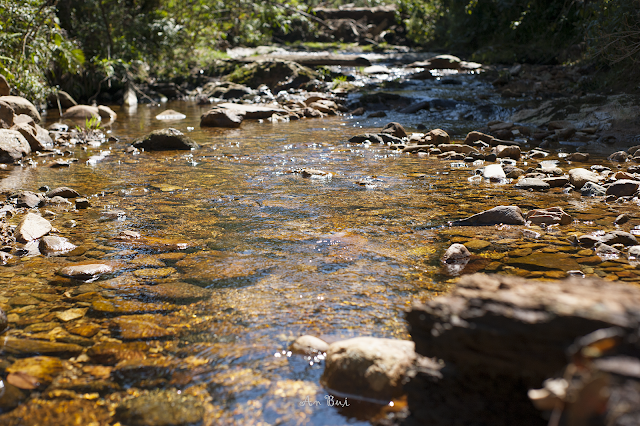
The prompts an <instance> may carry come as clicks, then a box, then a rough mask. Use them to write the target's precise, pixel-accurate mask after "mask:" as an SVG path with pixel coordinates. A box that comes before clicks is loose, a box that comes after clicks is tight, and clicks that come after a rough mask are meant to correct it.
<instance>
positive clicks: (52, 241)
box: [40, 235, 77, 256]
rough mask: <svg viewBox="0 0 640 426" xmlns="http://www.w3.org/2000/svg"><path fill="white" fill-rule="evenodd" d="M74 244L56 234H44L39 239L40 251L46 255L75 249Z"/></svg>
mask: <svg viewBox="0 0 640 426" xmlns="http://www.w3.org/2000/svg"><path fill="white" fill-rule="evenodd" d="M76 247H77V246H76V245H75V244H72V243H71V242H70V241H69V240H67V239H66V238H64V237H58V236H56V235H49V236H44V237H42V239H41V240H40V251H41V252H42V253H43V254H45V255H48V256H54V255H59V254H64V253H68V252H70V251H72V250H75V249H76Z"/></svg>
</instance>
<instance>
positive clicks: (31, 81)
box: [0, 0, 84, 102]
mask: <svg viewBox="0 0 640 426" xmlns="http://www.w3.org/2000/svg"><path fill="white" fill-rule="evenodd" d="M53 5H54V2H51V1H48V0H0V16H2V19H1V20H0V74H2V75H4V76H5V77H6V78H7V80H8V81H9V84H10V85H11V86H12V87H13V90H14V91H15V92H16V94H17V95H21V96H24V97H26V98H28V99H31V100H32V101H34V102H42V101H44V99H45V98H46V96H47V95H48V93H49V92H50V89H49V85H48V81H47V73H48V72H51V70H52V69H55V70H59V71H60V72H70V73H78V72H79V71H80V70H81V68H82V65H83V63H84V54H83V53H82V51H81V50H80V49H79V48H78V45H77V44H76V43H74V42H72V41H71V40H69V39H68V38H67V36H66V34H65V31H64V30H63V29H62V28H61V27H60V24H59V21H58V18H57V17H56V14H55V12H56V10H55V8H54V6H53Z"/></svg>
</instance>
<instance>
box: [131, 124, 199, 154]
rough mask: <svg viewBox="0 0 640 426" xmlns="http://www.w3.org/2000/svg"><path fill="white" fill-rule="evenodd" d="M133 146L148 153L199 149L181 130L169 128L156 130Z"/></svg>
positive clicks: (136, 141) (135, 142)
mask: <svg viewBox="0 0 640 426" xmlns="http://www.w3.org/2000/svg"><path fill="white" fill-rule="evenodd" d="M133 146H134V147H136V148H139V149H145V150H147V151H171V150H190V149H197V148H199V146H198V144H197V143H196V142H195V141H194V140H193V139H191V138H190V137H188V136H187V135H185V134H184V133H182V132H181V131H180V130H176V129H172V128H168V129H161V130H154V131H153V132H151V133H149V134H148V135H146V136H144V137H142V138H139V139H137V140H135V141H134V142H133Z"/></svg>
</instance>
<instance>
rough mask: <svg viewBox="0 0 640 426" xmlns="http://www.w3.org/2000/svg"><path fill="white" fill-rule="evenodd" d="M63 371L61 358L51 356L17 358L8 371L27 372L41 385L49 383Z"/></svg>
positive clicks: (14, 372)
mask: <svg viewBox="0 0 640 426" xmlns="http://www.w3.org/2000/svg"><path fill="white" fill-rule="evenodd" d="M61 372H62V362H61V361H60V359H59V358H54V357H50V356H36V357H32V358H22V359H18V360H16V361H15V362H14V363H13V364H12V365H11V366H10V367H9V368H7V373H13V374H16V373H21V374H27V375H29V376H31V377H33V378H35V379H37V381H38V382H39V383H40V384H41V385H47V384H49V383H51V382H52V381H53V379H54V378H55V377H56V376H57V375H58V374H60V373H61Z"/></svg>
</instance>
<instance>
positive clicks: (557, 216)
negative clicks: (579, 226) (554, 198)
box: [527, 207, 572, 225]
mask: <svg viewBox="0 0 640 426" xmlns="http://www.w3.org/2000/svg"><path fill="white" fill-rule="evenodd" d="M527 220H528V221H530V222H531V223H534V224H536V225H539V224H542V223H544V224H545V225H553V224H560V225H569V224H570V223H571V221H572V219H571V216H569V215H568V214H567V213H565V211H564V210H562V208H560V207H551V208H548V209H535V210H530V211H529V212H527Z"/></svg>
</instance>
